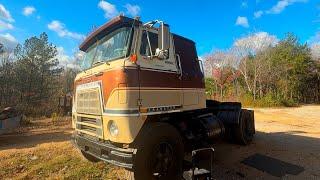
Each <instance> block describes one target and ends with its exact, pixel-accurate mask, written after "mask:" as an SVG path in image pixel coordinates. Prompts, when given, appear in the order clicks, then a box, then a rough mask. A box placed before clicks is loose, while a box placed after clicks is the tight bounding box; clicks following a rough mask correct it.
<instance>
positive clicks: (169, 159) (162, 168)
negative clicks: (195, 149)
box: [133, 123, 184, 180]
mask: <svg viewBox="0 0 320 180" xmlns="http://www.w3.org/2000/svg"><path fill="white" fill-rule="evenodd" d="M137 140H138V142H137V149H138V151H137V154H136V156H135V160H134V165H133V171H134V177H135V179H136V180H141V179H148V180H151V179H166V180H167V179H168V180H170V179H181V177H182V162H183V158H184V146H183V143H182V138H181V136H180V134H179V133H178V131H177V130H176V129H175V128H174V127H173V126H171V125H169V124H166V123H152V124H149V125H147V126H146V127H144V129H143V132H142V133H141V134H139V137H138V139H137Z"/></svg>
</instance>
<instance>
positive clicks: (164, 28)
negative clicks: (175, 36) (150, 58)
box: [158, 22, 170, 51]
mask: <svg viewBox="0 0 320 180" xmlns="http://www.w3.org/2000/svg"><path fill="white" fill-rule="evenodd" d="M158 48H159V50H160V51H165V50H169V48H170V29H169V25H168V24H164V23H163V22H161V23H160V27H159V33H158Z"/></svg>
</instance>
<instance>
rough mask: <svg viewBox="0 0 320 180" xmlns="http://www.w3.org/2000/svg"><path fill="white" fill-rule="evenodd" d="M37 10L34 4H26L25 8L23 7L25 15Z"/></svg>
mask: <svg viewBox="0 0 320 180" xmlns="http://www.w3.org/2000/svg"><path fill="white" fill-rule="evenodd" d="M35 11H36V8H34V7H33V6H26V7H25V8H23V11H22V14H23V15H25V16H30V15H31V14H33V13H34V12H35Z"/></svg>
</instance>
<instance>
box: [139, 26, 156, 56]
mask: <svg viewBox="0 0 320 180" xmlns="http://www.w3.org/2000/svg"><path fill="white" fill-rule="evenodd" d="M148 34H149V40H150V44H151V50H152V54H153V55H155V53H156V49H157V48H158V34H156V33H152V32H148ZM140 54H141V55H142V56H151V53H150V47H149V43H148V37H147V32H146V31H143V33H142V39H141V47H140Z"/></svg>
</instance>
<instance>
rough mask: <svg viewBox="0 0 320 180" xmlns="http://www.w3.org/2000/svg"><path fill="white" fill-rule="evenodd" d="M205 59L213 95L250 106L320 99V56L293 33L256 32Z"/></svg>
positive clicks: (297, 102)
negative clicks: (272, 38) (278, 36)
mask: <svg viewBox="0 0 320 180" xmlns="http://www.w3.org/2000/svg"><path fill="white" fill-rule="evenodd" d="M204 59H205V67H206V76H207V78H206V93H207V95H208V97H210V98H213V99H217V100H222V101H228V100H229V101H230V100H231V101H241V102H243V103H244V104H245V105H250V106H251V105H255V106H283V105H284V106H293V105H298V104H300V103H320V58H319V57H317V56H312V53H311V49H310V47H309V46H308V44H302V43H300V42H299V39H298V37H297V36H295V35H294V34H292V33H289V34H287V35H286V37H285V38H283V39H282V40H280V41H277V42H276V41H270V37H269V36H264V35H258V34H254V35H251V37H250V38H246V39H242V41H238V42H236V43H235V44H234V46H233V47H232V48H231V49H229V50H227V51H215V52H212V53H210V54H208V55H207V56H205V58H204Z"/></svg>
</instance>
